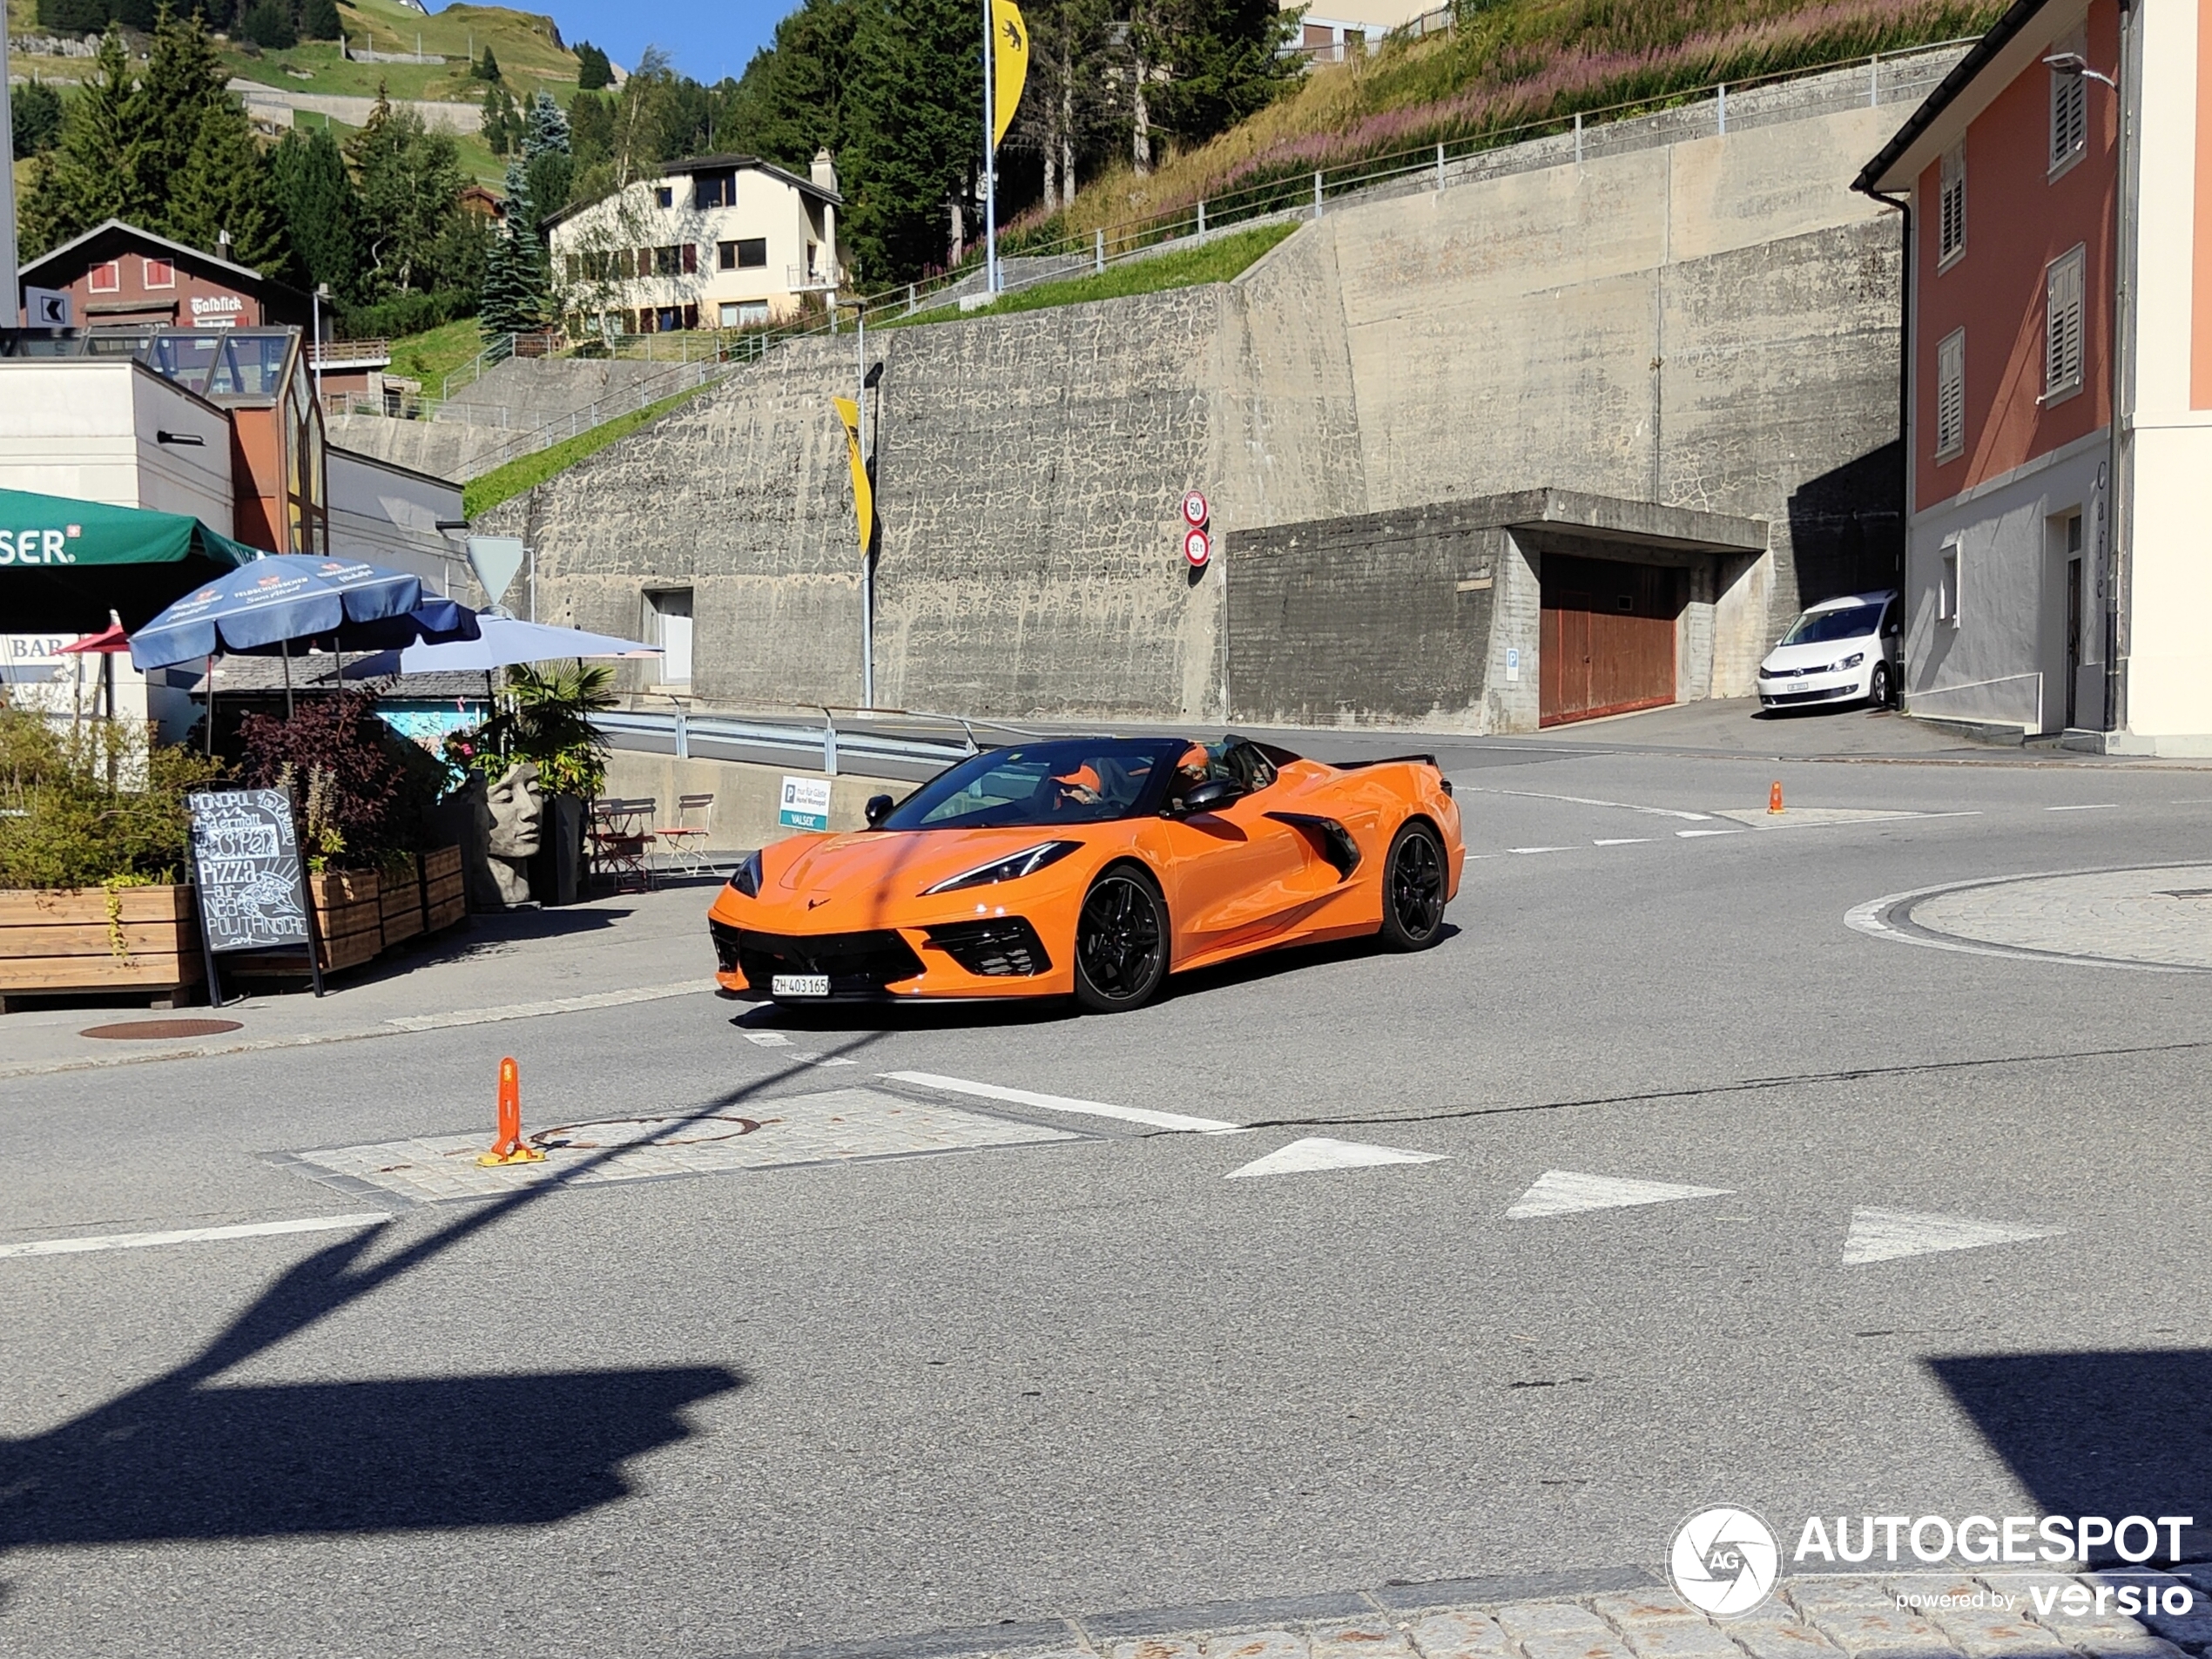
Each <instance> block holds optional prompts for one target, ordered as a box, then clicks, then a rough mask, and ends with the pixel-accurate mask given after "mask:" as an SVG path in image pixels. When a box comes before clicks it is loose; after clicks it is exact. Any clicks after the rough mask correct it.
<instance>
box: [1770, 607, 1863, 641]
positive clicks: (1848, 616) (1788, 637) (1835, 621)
mask: <svg viewBox="0 0 2212 1659" xmlns="http://www.w3.org/2000/svg"><path fill="white" fill-rule="evenodd" d="M1881 622H1882V607H1881V606H1879V605H1878V604H1872V605H1852V606H1851V607H1849V608H1848V609H1846V610H1808V611H1806V612H1805V614H1804V616H1802V617H1798V618H1797V621H1796V622H1795V623H1794V624H1791V629H1790V631H1789V632H1788V633H1786V634H1784V635H1783V636H1782V643H1783V644H1785V645H1824V644H1827V643H1828V642H1829V641H1830V640H1831V639H1858V638H1860V637H1863V636H1865V635H1867V634H1871V633H1872V632H1873V631H1874V630H1875V629H1877V628H1878V627H1879V626H1880V625H1881Z"/></svg>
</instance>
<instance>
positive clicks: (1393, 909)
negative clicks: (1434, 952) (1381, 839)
mask: <svg viewBox="0 0 2212 1659" xmlns="http://www.w3.org/2000/svg"><path fill="white" fill-rule="evenodd" d="M1382 936H1383V938H1384V939H1385V940H1386V941H1388V942H1389V943H1390V944H1391V945H1392V946H1393V947H1394V948H1397V949H1399V950H1426V949H1427V948H1429V947H1430V946H1431V945H1433V944H1434V943H1435V942H1436V941H1438V940H1440V939H1441V938H1442V937H1443V936H1444V847H1443V845H1442V843H1441V842H1440V841H1439V840H1437V839H1436V832H1435V831H1434V830H1433V829H1431V828H1430V827H1429V826H1427V825H1426V824H1423V823H1418V822H1417V823H1412V824H1408V825H1406V826H1405V828H1403V829H1401V830H1399V832H1398V835H1397V838H1396V839H1395V840H1393V841H1392V842H1391V844H1390V856H1389V858H1388V859H1387V860H1385V861H1384V864H1383V922H1382Z"/></svg>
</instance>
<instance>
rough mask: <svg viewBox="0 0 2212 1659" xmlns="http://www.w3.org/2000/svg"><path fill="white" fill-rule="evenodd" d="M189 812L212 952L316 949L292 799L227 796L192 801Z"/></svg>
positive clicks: (204, 929)
mask: <svg viewBox="0 0 2212 1659" xmlns="http://www.w3.org/2000/svg"><path fill="white" fill-rule="evenodd" d="M186 805H187V806H190V808H191V809H192V867H193V870H194V873H195V875H196V878H197V880H198V882H199V925H200V928H201V936H202V938H203V939H204V940H205V941H206V946H207V949H208V950H209V952H210V953H211V954H212V953H213V952H217V951H233V950H267V949H269V948H272V947H273V946H280V945H307V944H310V943H311V942H312V941H311V938H310V935H309V934H308V931H307V886H306V883H305V882H304V881H302V880H301V879H300V844H299V840H298V837H297V836H296V835H295V834H294V833H293V827H292V799H291V797H290V796H289V795H287V793H286V792H284V791H283V790H281V789H226V790H220V791H212V792H208V793H206V794H199V795H192V796H188V797H186Z"/></svg>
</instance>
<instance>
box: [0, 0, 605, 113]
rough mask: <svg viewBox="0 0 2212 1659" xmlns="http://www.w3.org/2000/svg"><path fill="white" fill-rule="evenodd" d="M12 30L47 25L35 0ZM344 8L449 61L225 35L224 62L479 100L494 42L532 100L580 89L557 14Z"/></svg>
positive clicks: (247, 73) (337, 84) (315, 88)
mask: <svg viewBox="0 0 2212 1659" xmlns="http://www.w3.org/2000/svg"><path fill="white" fill-rule="evenodd" d="M7 7H8V29H9V32H10V34H11V35H17V36H22V35H35V34H37V33H40V32H42V31H41V30H40V29H39V25H38V22H37V15H38V5H37V0H7ZM338 15H339V17H340V19H341V21H342V22H343V23H344V24H345V28H346V37H347V39H348V40H349V41H350V42H352V44H354V46H355V47H356V48H359V47H362V46H366V47H368V49H369V50H371V51H380V52H413V51H415V50H416V46H415V42H416V37H418V35H419V36H420V37H421V51H423V53H424V54H425V55H426V56H436V57H443V58H445V59H446V60H447V61H446V62H445V63H443V64H359V63H353V62H349V61H347V60H346V59H343V58H341V57H339V55H338V44H337V43H336V42H335V41H302V42H301V43H300V44H299V45H297V46H293V47H291V48H289V49H288V50H287V51H274V52H265V51H260V49H259V48H256V47H253V46H250V45H247V44H245V43H243V42H238V41H227V42H222V43H219V51H220V53H221V56H222V58H223V62H224V64H226V66H227V67H228V68H229V69H230V71H231V72H232V73H233V74H234V75H239V76H243V77H244V78H246V79H247V80H253V81H260V82H261V83H262V84H264V85H267V86H275V87H281V88H285V89H287V90H289V91H299V92H329V93H335V94H338V95H340V96H343V97H351V98H373V97H374V96H375V94H376V89H377V86H378V85H379V84H380V83H381V84H383V85H384V86H385V87H386V88H387V89H388V91H389V92H390V94H391V96H392V97H394V98H428V99H432V100H434V101H438V102H453V103H462V104H475V103H479V102H481V101H482V98H483V95H484V84H483V83H482V81H476V80H471V79H470V78H469V54H470V52H471V51H475V52H482V51H483V50H484V48H485V47H486V46H489V47H490V48H491V51H492V56H493V57H496V58H497V59H498V60H499V68H500V73H501V76H502V78H503V79H504V80H505V82H506V84H507V90H508V91H510V92H512V93H513V94H514V95H515V96H516V98H517V99H526V98H529V96H530V95H531V94H533V93H535V92H536V91H538V90H539V89H540V88H543V89H544V90H545V91H549V92H550V93H552V94H553V96H554V97H555V98H558V99H559V100H560V101H561V104H562V106H563V108H565V107H566V106H567V105H568V101H569V99H570V98H571V97H573V96H574V95H575V93H576V89H577V61H576V54H575V53H573V52H571V51H569V50H568V49H567V47H566V46H565V45H563V44H561V36H560V30H559V29H558V28H557V27H556V25H555V24H554V22H553V19H552V18H550V17H543V16H540V15H538V14H536V13H535V12H528V11H514V10H509V9H508V8H506V7H504V6H469V5H457V6H448V7H447V8H446V9H445V10H443V11H441V12H438V13H436V14H435V15H434V16H431V17H425V16H423V15H422V13H421V12H419V11H416V10H413V9H411V8H410V7H407V6H403V5H400V4H398V3H396V0H341V3H340V5H339V7H338ZM9 67H10V70H11V71H13V72H14V73H15V74H17V75H31V74H36V75H37V76H38V77H39V78H42V79H44V80H52V81H74V80H76V79H77V78H78V77H79V76H81V75H82V74H83V73H84V71H85V69H86V68H87V67H88V64H87V63H86V60H84V59H83V58H71V57H17V58H16V59H15V60H13V61H12V62H11V63H10V65H9Z"/></svg>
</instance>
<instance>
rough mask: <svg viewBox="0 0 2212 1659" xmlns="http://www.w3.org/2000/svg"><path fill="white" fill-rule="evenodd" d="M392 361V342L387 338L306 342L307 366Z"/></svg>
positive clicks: (323, 366)
mask: <svg viewBox="0 0 2212 1659" xmlns="http://www.w3.org/2000/svg"><path fill="white" fill-rule="evenodd" d="M390 361H392V342H391V341H388V340H314V341H308V342H307V362H308V365H309V367H311V368H330V367H331V366H332V365H334V364H337V363H347V364H359V363H388V362H390Z"/></svg>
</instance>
